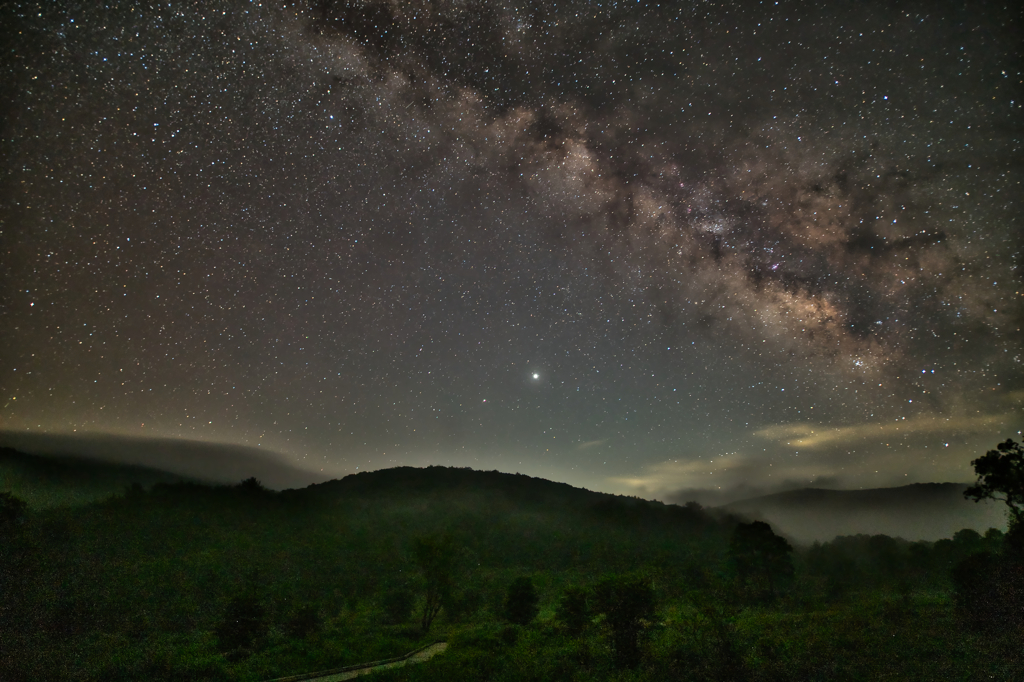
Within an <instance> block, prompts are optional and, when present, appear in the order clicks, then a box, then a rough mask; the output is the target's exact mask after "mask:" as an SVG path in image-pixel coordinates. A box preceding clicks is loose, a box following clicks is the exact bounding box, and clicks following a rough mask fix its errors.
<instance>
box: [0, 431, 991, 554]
mask: <svg viewBox="0 0 1024 682" xmlns="http://www.w3.org/2000/svg"><path fill="white" fill-rule="evenodd" d="M11 435H12V434H8V433H0V444H3V445H7V444H8V443H10V442H11V441H12V440H15V441H16V442H19V444H21V445H23V446H24V445H27V446H28V447H30V448H32V450H33V451H34V452H36V453H47V454H45V455H44V454H27V453H25V452H22V451H18V450H15V449H12V448H9V447H0V490H3V491H6V492H12V493H14V494H15V495H17V496H18V497H21V498H22V499H24V500H25V501H26V502H28V503H29V505H30V506H32V507H36V508H43V507H51V506H58V505H68V504H72V505H73V504H83V503H88V502H92V501H95V500H101V499H104V498H107V497H110V496H111V495H116V494H120V493H122V492H123V491H124V490H125V488H127V487H128V486H129V485H131V484H132V483H138V484H140V485H142V486H143V487H150V486H152V485H154V484H157V483H174V482H181V481H193V482H207V483H221V484H224V483H227V484H234V483H238V482H239V481H241V480H243V479H246V478H249V477H255V478H257V479H259V480H260V481H261V482H262V483H263V484H264V485H266V486H267V487H268V488H272V489H273V488H276V489H286V488H290V489H292V490H291V491H290V494H289V496H294V495H299V496H301V497H302V498H305V499H310V500H326V499H338V498H348V499H362V500H365V501H371V500H372V499H373V498H374V497H375V496H380V497H382V498H385V497H386V498H388V499H394V498H395V497H402V496H407V497H421V496H424V495H432V496H441V497H444V496H449V497H451V498H452V499H454V497H459V496H467V495H469V496H483V497H487V496H491V497H492V498H493V499H498V498H502V499H508V500H515V501H517V502H524V503H529V504H541V505H544V506H547V507H551V508H559V507H561V508H565V507H573V506H578V505H590V504H598V505H600V504H607V505H610V506H609V510H608V511H609V513H610V514H626V515H628V510H627V507H628V506H629V504H628V503H629V501H630V500H633V498H628V497H622V496H617V495H611V494H607V493H599V492H592V491H589V490H586V489H583V488H577V487H574V486H571V485H569V484H567V483H558V482H555V481H549V480H546V479H542V478H535V477H531V476H525V475H522V474H506V473H501V472H498V471H477V470H473V469H457V468H450V467H441V466H438V467H427V468H415V467H395V468H391V469H381V470H377V471H368V472H360V473H357V474H352V475H349V476H345V477H343V478H341V479H332V480H327V481H324V480H322V479H320V480H316V479H315V477H314V475H313V473H312V472H306V471H302V470H298V469H295V468H292V467H289V466H287V465H286V464H283V463H281V462H278V461H276V460H274V459H272V458H270V457H268V456H267V455H266V454H265V453H262V452H256V453H253V452H250V451H249V450H251V449H245V448H232V447H226V446H211V445H208V444H205V443H192V442H187V441H186V442H175V441H158V440H150V441H143V440H140V439H128V438H125V439H112V438H99V437H96V438H80V437H76V438H61V437H43V436H35V434H30V435H26V434H17V435H18V436H20V438H18V439H11V438H9V436H11ZM108 446H109V447H108ZM55 453H61V454H55ZM233 458H234V459H233ZM144 463H145V464H144ZM311 479H312V480H311ZM966 487H967V486H966V484H963V483H918V484H914V485H908V486H901V487H897V488H876V489H869V490H829V489H823V488H804V489H800V490H791V491H787V492H782V493H775V494H771V495H763V496H758V497H753V498H749V499H744V500H739V501H735V502H731V503H729V504H725V505H720V506H716V507H712V508H709V511H711V512H712V513H716V514H721V515H736V516H741V517H746V518H753V519H761V520H765V521H768V522H769V523H771V524H772V525H773V526H774V527H775V528H776V529H777V530H778V531H779V532H780V533H783V534H785V535H787V536H788V537H789V538H790V539H791V540H794V541H796V542H799V543H811V542H814V541H827V540H830V539H832V538H834V537H836V536H839V535H857V534H869V535H873V534H885V535H890V536H892V537H902V538H904V539H907V540H938V539H941V538H947V537H951V536H952V535H953V534H954V533H955V532H956V531H958V530H960V529H962V528H972V529H974V530H977V531H979V532H981V533H984V531H985V530H987V529H988V528H991V527H995V528H1000V529H1005V527H1006V518H1005V512H1004V509H1003V506H1002V505H1000V504H997V503H994V502H990V501H983V502H981V503H975V502H972V501H968V500H965V499H964V498H963V491H964V489H965V488H966ZM635 502H640V500H639V499H636V500H635ZM680 502H682V501H680ZM650 504H652V505H656V506H664V505H663V504H662V503H661V502H650ZM612 507H615V508H614V509H613V508H612Z"/></svg>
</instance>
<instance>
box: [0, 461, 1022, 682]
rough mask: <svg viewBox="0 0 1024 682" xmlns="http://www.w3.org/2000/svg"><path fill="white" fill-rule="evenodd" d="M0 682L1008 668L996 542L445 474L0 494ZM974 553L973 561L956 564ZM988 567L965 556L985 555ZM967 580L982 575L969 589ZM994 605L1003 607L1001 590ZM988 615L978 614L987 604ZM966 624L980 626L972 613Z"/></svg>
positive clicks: (1011, 644) (1016, 631)
mask: <svg viewBox="0 0 1024 682" xmlns="http://www.w3.org/2000/svg"><path fill="white" fill-rule="evenodd" d="M0 532H2V534H3V538H2V539H3V542H2V543H0V595H2V597H3V600H2V602H0V642H3V646H2V647H0V679H3V680H10V681H12V682H18V681H21V680H39V679H62V680H82V681H87V680H137V679H147V680H266V679H271V678H275V677H282V676H287V675H294V674H298V673H303V672H309V671H315V670H325V669H330V668H335V667H340V666H345V665H352V664H357V663H362V662H366V661H372V660H379V659H384V658H390V657H394V656H398V655H401V654H404V653H407V652H408V651H411V650H413V649H415V648H417V647H419V646H422V645H424V644H428V643H430V642H432V641H435V640H439V639H444V640H447V641H448V642H449V648H448V650H447V651H446V652H445V653H443V654H441V655H439V656H437V657H436V658H434V659H432V660H431V661H430V662H428V663H424V664H421V665H415V666H407V667H404V668H398V669H392V670H385V671H380V672H377V673H375V674H374V676H373V677H372V678H368V679H377V680H465V681H471V680H509V681H511V680H722V681H725V680H730V681H732V680H751V681H753V680H875V679H883V678H891V679H901V680H903V679H906V680H936V679H943V680H947V679H948V680H975V679H977V680H989V679H1002V680H1008V679H1015V678H1017V679H1021V678H1022V677H1021V675H1020V673H1021V671H1022V670H1024V667H1022V666H1024V661H1022V658H1021V656H1022V651H1021V646H1020V642H1021V636H1022V634H1024V633H1022V630H1021V629H1020V628H1021V625H1020V623H1019V621H1012V620H1009V621H1008V620H1006V619H1004V620H1002V621H999V625H998V626H997V627H993V621H992V619H991V618H989V617H988V616H987V615H986V614H988V613H989V612H990V611H991V610H992V609H998V608H1003V606H1001V604H1005V603H1006V599H1007V597H1006V595H1007V594H1009V590H1011V589H1015V588H1014V587H1013V586H1014V585H1016V583H1010V582H1007V581H1008V580H1009V577H1008V576H1010V572H1008V571H1010V569H1009V568H1006V567H1011V568H1012V567H1014V566H1019V564H1015V563H1013V562H1012V561H1010V559H1008V558H1006V557H1007V556H1008V555H1007V553H1006V546H1007V542H1006V538H1005V537H1004V535H1003V534H1002V533H1000V532H999V531H996V530H992V531H990V532H988V533H987V534H985V535H984V536H982V535H980V534H978V533H975V532H973V531H961V532H959V533H957V534H956V535H955V536H954V537H953V538H950V539H947V540H941V541H939V542H935V543H928V542H906V541H903V540H900V539H896V538H890V537H887V536H870V537H869V536H855V537H843V538H836V539H835V540H833V541H831V542H828V543H819V544H815V545H814V546H812V547H809V548H796V549H794V548H792V547H791V546H790V544H789V543H788V542H786V540H785V539H783V538H781V537H779V536H778V535H776V534H775V533H774V532H773V531H772V529H771V528H770V527H768V526H767V525H766V524H763V523H762V524H758V523H743V522H742V521H741V520H740V519H736V518H732V517H728V516H719V515H715V514H712V513H709V512H708V511H706V510H703V509H701V508H700V506H699V505H696V504H688V505H686V506H675V505H664V504H660V503H655V502H647V501H644V500H639V499H635V498H625V497H618V496H612V495H605V494H599V493H592V492H589V491H585V490H580V489H576V488H572V487H570V486H567V485H563V484H557V483H552V482H550V481H544V480H541V479H534V478H530V477H527V476H520V475H514V476H513V475H507V474H500V473H497V472H479V471H471V470H468V469H449V468H443V467H431V468H427V469H409V468H399V469H391V470H386V471H379V472H372V473H365V474H358V475H355V476H349V477H346V478H345V479H343V480H341V481H331V482H328V483H324V484H320V485H315V486H310V487H309V488H306V489H303V490H288V491H283V492H280V493H276V492H272V491H269V490H266V489H264V488H263V487H262V486H261V485H260V484H259V482H258V481H256V480H255V479H249V480H247V481H245V482H243V483H241V484H239V485H237V486H220V487H211V486H205V485H199V484H196V483H189V482H182V483H172V484H158V485H155V486H153V487H152V488H151V489H149V490H145V489H143V488H141V487H134V488H131V489H129V490H128V491H126V493H125V494H123V495H119V496H117V497H113V498H111V499H108V500H106V501H102V502H94V503H90V504H87V505H84V506H80V507H59V508H48V509H38V508H36V509H34V508H32V507H28V508H26V507H25V506H24V505H23V504H21V503H20V501H19V500H18V499H17V498H16V497H14V496H9V495H5V496H3V497H2V499H0ZM979 557H981V558H979ZM986 557H987V558H986ZM979 576H982V578H979ZM1000 600H1002V601H1000ZM1000 613H1001V612H1000ZM979 614H980V617H978V616H979Z"/></svg>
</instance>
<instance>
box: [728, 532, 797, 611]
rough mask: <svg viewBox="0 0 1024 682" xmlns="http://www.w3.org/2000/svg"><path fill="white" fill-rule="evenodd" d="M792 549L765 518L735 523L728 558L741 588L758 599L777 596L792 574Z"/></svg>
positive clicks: (766, 599)
mask: <svg viewBox="0 0 1024 682" xmlns="http://www.w3.org/2000/svg"><path fill="white" fill-rule="evenodd" d="M792 552H793V547H792V546H791V545H790V544H789V543H788V542H786V539H785V538H782V537H779V536H778V535H776V534H775V533H774V532H772V528H771V526H769V525H768V524H767V523H765V522H764V521H754V522H752V523H741V524H739V525H738V526H736V530H735V531H734V532H733V534H732V540H731V541H730V542H729V559H730V561H731V562H732V564H733V567H734V568H735V570H736V579H737V582H738V583H739V585H740V589H741V590H743V591H744V592H746V593H747V595H748V596H749V597H752V598H754V599H755V600H757V601H768V600H771V599H774V598H775V597H776V596H778V593H779V590H780V588H781V587H782V586H783V584H784V583H786V582H788V581H789V580H790V579H791V578H792V577H793V559H792V557H791V556H790V555H791V554H792Z"/></svg>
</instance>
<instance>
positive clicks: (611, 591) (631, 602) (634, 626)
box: [594, 575, 655, 668]
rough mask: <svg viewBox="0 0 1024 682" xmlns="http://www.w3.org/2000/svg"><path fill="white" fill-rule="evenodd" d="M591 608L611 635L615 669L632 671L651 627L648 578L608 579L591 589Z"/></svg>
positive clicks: (651, 588) (651, 597) (652, 603)
mask: <svg viewBox="0 0 1024 682" xmlns="http://www.w3.org/2000/svg"><path fill="white" fill-rule="evenodd" d="M594 604H595V610H596V611H597V612H598V613H601V614H604V617H605V621H604V622H605V623H606V624H607V626H608V628H609V629H610V631H611V640H612V650H613V652H614V654H615V662H616V665H618V666H619V667H622V668H635V667H636V666H637V665H639V663H640V660H641V658H642V656H643V645H644V640H645V639H646V635H647V633H648V629H649V628H650V626H651V625H652V624H653V620H654V610H655V597H654V586H653V585H652V584H651V581H650V579H649V578H646V577H643V576H637V575H626V576H609V577H607V578H605V579H603V580H602V581H601V582H599V583H598V584H597V585H596V586H595V587H594Z"/></svg>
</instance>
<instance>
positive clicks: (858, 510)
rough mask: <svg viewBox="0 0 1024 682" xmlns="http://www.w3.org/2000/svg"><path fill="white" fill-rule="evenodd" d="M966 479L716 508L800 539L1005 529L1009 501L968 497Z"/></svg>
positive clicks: (783, 496)
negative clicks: (977, 500) (975, 499)
mask: <svg viewBox="0 0 1024 682" xmlns="http://www.w3.org/2000/svg"><path fill="white" fill-rule="evenodd" d="M966 488H967V484H965V483H915V484H913V485H905V486H899V487H896V488H873V489H868V490H827V489H823V488H803V489H800V490H790V491H787V492H782V493H775V494H773V495H764V496H760V497H754V498H750V499H746V500H739V501H737V502H731V503H729V504H726V505H722V506H721V507H718V509H721V510H724V511H727V512H730V513H733V514H739V515H742V516H747V517H750V518H756V519H761V520H764V521H768V522H769V523H771V524H772V525H773V526H775V527H777V528H779V529H780V530H781V531H782V532H784V533H786V534H787V535H789V536H790V537H791V538H793V539H794V540H797V541H798V542H803V543H808V542H814V541H816V540H817V541H826V540H831V539H832V538H834V537H836V536H838V535H857V534H860V533H865V534H870V535H876V534H884V535H890V536H893V537H902V538H904V539H907V540H939V539H941V538H948V537H951V536H952V535H953V533H955V532H956V531H958V530H960V529H962V528H972V529H974V530H977V531H979V532H981V533H984V532H985V531H986V530H987V529H989V528H999V529H1001V530H1005V529H1006V509H1005V506H1004V505H1002V504H999V503H996V502H992V501H989V500H984V501H982V502H978V503H976V502H973V501H971V500H965V499H964V496H963V491H964V490H965V489H966Z"/></svg>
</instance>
